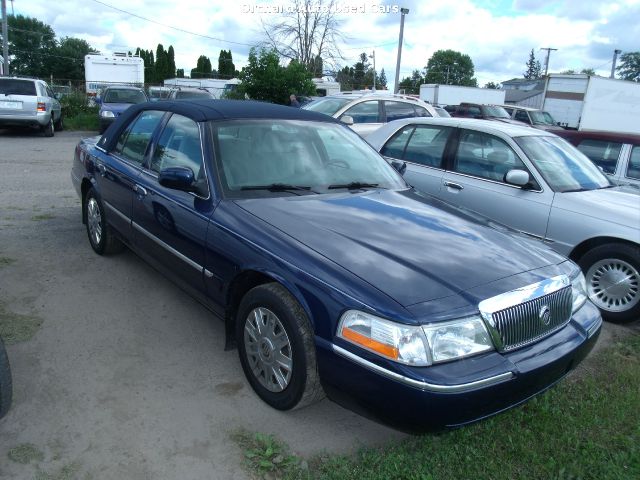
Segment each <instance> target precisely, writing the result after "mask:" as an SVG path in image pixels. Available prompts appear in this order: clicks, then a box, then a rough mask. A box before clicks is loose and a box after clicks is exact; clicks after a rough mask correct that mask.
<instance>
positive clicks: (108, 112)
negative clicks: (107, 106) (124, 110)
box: [100, 110, 115, 118]
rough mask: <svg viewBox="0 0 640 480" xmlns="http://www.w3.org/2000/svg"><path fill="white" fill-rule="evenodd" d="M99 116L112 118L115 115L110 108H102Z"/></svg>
mask: <svg viewBox="0 0 640 480" xmlns="http://www.w3.org/2000/svg"><path fill="white" fill-rule="evenodd" d="M100 116H101V117H104V118H114V117H115V115H114V113H113V112H112V111H111V110H102V111H101V112H100Z"/></svg>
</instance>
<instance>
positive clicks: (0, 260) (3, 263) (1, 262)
mask: <svg viewBox="0 0 640 480" xmlns="http://www.w3.org/2000/svg"><path fill="white" fill-rule="evenodd" d="M14 263H15V260H14V259H13V258H9V257H0V268H2V267H8V266H9V265H12V264H14Z"/></svg>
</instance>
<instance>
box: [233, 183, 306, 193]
mask: <svg viewBox="0 0 640 480" xmlns="http://www.w3.org/2000/svg"><path fill="white" fill-rule="evenodd" d="M240 190H268V191H269V192H289V191H293V192H295V191H299V190H305V191H308V190H311V187H309V186H306V185H289V184H288V183H271V184H269V185H245V186H244V187H240Z"/></svg>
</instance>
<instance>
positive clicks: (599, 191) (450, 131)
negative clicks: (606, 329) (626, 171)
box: [368, 118, 640, 322]
mask: <svg viewBox="0 0 640 480" xmlns="http://www.w3.org/2000/svg"><path fill="white" fill-rule="evenodd" d="M368 140H369V142H370V143H371V145H373V146H374V148H376V149H377V150H378V151H379V152H381V153H382V154H383V155H385V156H387V157H389V158H391V159H394V160H404V161H406V165H407V167H406V172H405V178H406V180H407V181H408V182H409V183H410V184H411V185H413V186H414V187H416V188H418V189H420V190H423V191H425V192H427V193H429V194H431V195H434V196H435V197H438V198H441V199H443V200H445V201H447V202H450V203H453V204H455V205H459V206H462V207H465V208H468V209H470V210H474V211H476V212H479V213H481V214H483V215H485V216H487V217H488V218H491V219H493V220H496V221H498V222H501V223H502V224H505V225H508V226H510V227H512V228H514V229H516V230H518V231H521V232H523V233H526V234H527V235H530V236H532V237H535V238H538V239H540V240H543V241H544V242H546V243H548V244H549V245H550V246H551V247H552V248H553V249H554V250H556V251H558V252H559V253H561V254H563V255H566V256H568V257H569V258H571V259H572V260H574V261H575V262H577V263H578V264H579V265H580V266H581V267H582V270H583V272H584V274H585V276H586V279H587V289H588V293H589V298H591V300H593V302H594V303H595V304H596V305H597V306H598V307H600V309H601V310H602V313H603V316H604V317H605V319H608V320H610V321H617V322H623V321H630V320H634V319H637V318H639V317H640V291H639V289H640V195H637V194H636V193H633V191H631V192H630V191H627V190H625V189H624V188H623V187H614V186H613V185H612V184H611V182H610V181H609V180H608V178H607V177H606V176H605V175H604V174H602V172H601V171H600V170H599V169H598V168H597V167H596V166H595V165H594V164H593V163H591V162H590V161H589V160H588V159H587V158H586V157H585V156H584V155H583V154H582V153H580V152H579V151H578V150H577V149H576V148H575V147H573V146H572V145H570V144H568V143H567V142H565V141H564V140H562V139H560V138H559V137H557V136H555V135H553V134H552V133H550V132H545V131H543V130H537V129H533V128H529V127H517V126H515V125H508V124H502V123H498V122H486V121H476V120H468V119H455V118H452V119H411V120H400V121H398V122H394V123H392V124H389V125H385V126H384V127H382V128H381V129H380V130H379V131H378V132H376V133H375V134H374V135H372V136H370V137H369V139H368ZM629 190H634V189H629Z"/></svg>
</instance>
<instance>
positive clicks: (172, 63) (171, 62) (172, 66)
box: [165, 45, 176, 80]
mask: <svg viewBox="0 0 640 480" xmlns="http://www.w3.org/2000/svg"><path fill="white" fill-rule="evenodd" d="M167 60H168V61H167V67H168V68H167V77H166V78H173V77H174V76H175V74H176V52H175V51H174V50H173V45H169V50H167ZM166 78H165V80H166Z"/></svg>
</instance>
